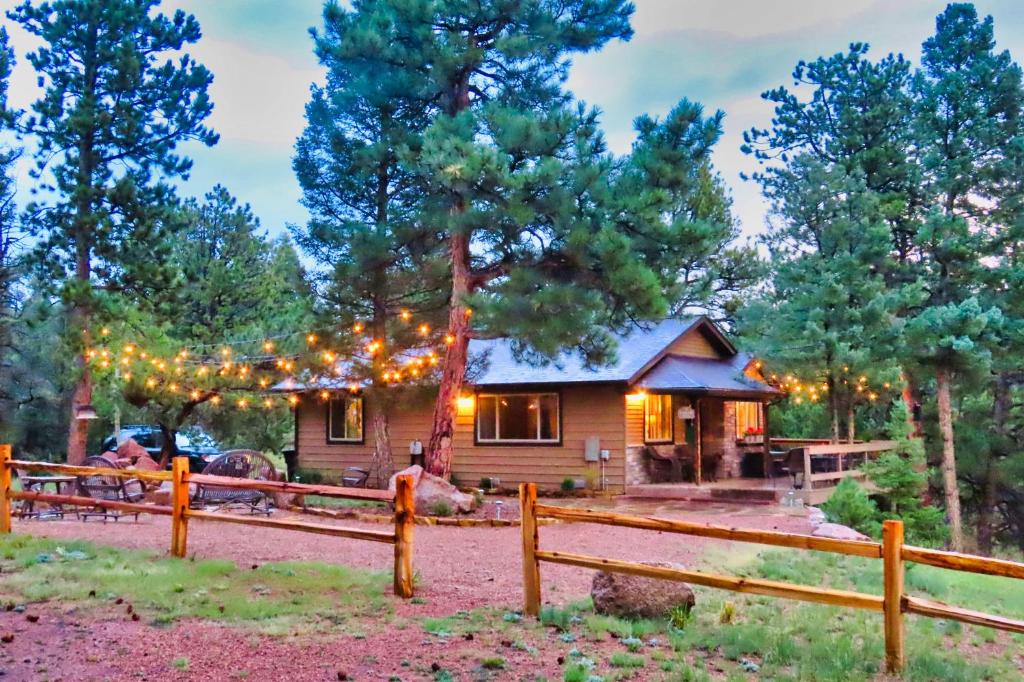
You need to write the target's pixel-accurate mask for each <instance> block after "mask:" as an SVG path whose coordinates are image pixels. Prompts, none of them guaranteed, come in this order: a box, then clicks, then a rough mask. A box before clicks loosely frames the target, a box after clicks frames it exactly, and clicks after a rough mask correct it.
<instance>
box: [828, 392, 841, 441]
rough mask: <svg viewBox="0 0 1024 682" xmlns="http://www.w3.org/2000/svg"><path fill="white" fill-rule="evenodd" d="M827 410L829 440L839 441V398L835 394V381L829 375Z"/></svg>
mask: <svg viewBox="0 0 1024 682" xmlns="http://www.w3.org/2000/svg"><path fill="white" fill-rule="evenodd" d="M828 412H829V415H830V416H831V418H832V434H831V437H830V440H831V441H832V442H833V443H838V442H839V398H838V397H837V396H836V382H835V381H834V380H833V379H832V377H831V376H830V377H829V379H828Z"/></svg>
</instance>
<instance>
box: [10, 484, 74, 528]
mask: <svg viewBox="0 0 1024 682" xmlns="http://www.w3.org/2000/svg"><path fill="white" fill-rule="evenodd" d="M18 480H19V481H21V487H22V489H23V490H24V491H25V492H38V493H43V492H46V486H47V485H53V487H54V489H55V492H56V493H57V494H58V495H61V494H62V489H63V488H64V486H68V485H73V484H74V483H75V481H76V480H77V479H76V478H75V477H74V476H18ZM35 506H36V504H35V500H22V502H21V509H19V510H18V518H21V519H25V518H37V519H42V518H45V517H57V518H61V519H63V518H64V506H63V505H61V504H56V503H54V504H51V505H50V508H49V509H48V510H47V511H36V510H35Z"/></svg>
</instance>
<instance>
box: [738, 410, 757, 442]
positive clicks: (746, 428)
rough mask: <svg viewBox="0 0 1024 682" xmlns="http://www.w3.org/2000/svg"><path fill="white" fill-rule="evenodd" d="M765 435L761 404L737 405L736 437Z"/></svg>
mask: <svg viewBox="0 0 1024 682" xmlns="http://www.w3.org/2000/svg"><path fill="white" fill-rule="evenodd" d="M763 433H764V422H762V421H761V403H736V437H737V438H744V437H745V436H755V435H761V434H763Z"/></svg>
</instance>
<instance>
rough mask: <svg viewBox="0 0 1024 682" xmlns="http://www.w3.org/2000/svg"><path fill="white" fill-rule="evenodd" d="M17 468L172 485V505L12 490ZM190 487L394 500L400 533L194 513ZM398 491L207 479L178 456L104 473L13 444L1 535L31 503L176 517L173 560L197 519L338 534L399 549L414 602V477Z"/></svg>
mask: <svg viewBox="0 0 1024 682" xmlns="http://www.w3.org/2000/svg"><path fill="white" fill-rule="evenodd" d="M15 469H17V470H19V471H46V472H50V473H54V474H61V475H65V476H115V477H118V478H133V479H137V480H141V481H147V482H165V481H170V482H171V504H170V505H158V504H142V503H138V502H125V501H122V500H103V499H97V498H93V497H86V496H82V495H66V494H56V493H45V492H38V491H24V490H12V489H11V480H12V473H13V471H14V470H15ZM189 484H196V485H207V486H218V487H223V488H234V489H239V490H259V491H262V492H266V493H293V494H298V495H320V496H321V497H332V498H342V499H351V500H378V501H387V502H391V501H393V502H394V506H395V513H394V518H395V529H394V531H379V530H365V529H362V528H345V527H341V526H332V525H328V524H320V523H308V522H305V521H295V520H291V519H273V518H266V517H257V516H251V515H250V516H245V515H241V514H226V513H221V512H217V513H214V512H209V511H204V510H201V509H191V508H190V506H189ZM395 488H396V489H395V493H394V494H391V493H390V492H388V491H386V490H363V489H358V488H341V487H337V486H329V485H307V484H301V483H288V482H284V481H254V480H248V479H239V478H230V477H226V476H206V475H204V474H193V473H190V472H189V470H188V458H187V457H175V458H174V460H173V462H172V469H171V471H135V470H126V469H103V468H97V467H86V466H73V465H69V464H51V463H47V462H29V461H21V460H15V459H11V447H10V446H9V445H0V533H10V532H11V501H12V500H26V501H37V502H48V503H50V504H61V505H69V506H78V507H89V508H101V509H112V510H118V511H123V512H129V513H133V514H134V513H142V514H155V515H157V516H170V517H171V555H172V556H176V557H184V556H185V554H186V551H187V547H188V524H189V520H191V519H198V520H203V521H218V522H221V523H236V524H241V525H246V526H262V527H264V528H280V529H283V530H293V531H302V532H306V533H318V534H320V535H333V536H336V537H343V538H351V539H355V540H367V541H370V542H382V543H385V544H390V545H394V546H395V579H394V591H395V594H396V595H398V596H399V597H404V598H409V597H412V596H413V572H412V540H413V527H414V523H415V506H414V503H413V482H412V477H411V476H399V477H398V478H397V479H396V486H395Z"/></svg>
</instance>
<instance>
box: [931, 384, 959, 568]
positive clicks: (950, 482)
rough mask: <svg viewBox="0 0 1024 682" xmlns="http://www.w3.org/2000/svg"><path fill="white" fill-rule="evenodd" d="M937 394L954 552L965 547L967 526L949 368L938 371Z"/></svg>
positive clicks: (950, 531)
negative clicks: (958, 475) (963, 519)
mask: <svg viewBox="0 0 1024 682" xmlns="http://www.w3.org/2000/svg"><path fill="white" fill-rule="evenodd" d="M935 386H936V394H937V395H936V397H937V399H938V408H939V431H940V432H941V434H942V488H943V494H944V496H945V500H946V516H947V517H948V518H949V536H950V548H951V549H952V550H953V551H954V552H962V551H963V549H964V536H963V528H962V525H961V519H960V488H959V486H958V483H957V478H956V449H955V444H954V441H953V408H952V404H951V400H950V387H949V370H948V369H946V368H945V367H939V368H937V369H936V370H935Z"/></svg>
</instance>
